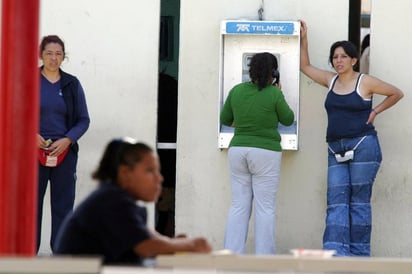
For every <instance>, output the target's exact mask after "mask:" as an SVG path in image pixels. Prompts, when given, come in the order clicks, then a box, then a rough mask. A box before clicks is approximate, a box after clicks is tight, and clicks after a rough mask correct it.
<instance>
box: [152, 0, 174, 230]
mask: <svg viewBox="0 0 412 274" xmlns="http://www.w3.org/2000/svg"><path fill="white" fill-rule="evenodd" d="M179 13H180V0H161V19H160V31H159V35H160V37H159V38H160V39H159V68H160V73H159V82H158V117H157V152H158V154H159V158H160V163H161V166H162V175H163V177H164V181H163V190H162V194H161V196H160V198H159V200H158V202H157V203H156V221H155V225H156V230H157V231H158V232H159V233H161V234H163V235H167V236H169V237H173V236H174V235H175V189H176V131H177V106H178V60H179V52H178V49H179V20H180V14H179Z"/></svg>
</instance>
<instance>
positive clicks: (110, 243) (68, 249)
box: [55, 183, 151, 264]
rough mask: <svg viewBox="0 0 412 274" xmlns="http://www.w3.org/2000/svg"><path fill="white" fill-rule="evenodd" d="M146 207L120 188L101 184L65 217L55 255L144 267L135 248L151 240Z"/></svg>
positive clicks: (109, 184) (58, 236) (57, 239)
mask: <svg viewBox="0 0 412 274" xmlns="http://www.w3.org/2000/svg"><path fill="white" fill-rule="evenodd" d="M146 218H147V213H146V209H145V208H144V207H141V206H138V205H136V202H135V200H134V199H133V198H132V197H131V196H130V195H129V194H128V193H127V192H126V191H124V190H123V189H121V188H120V187H119V186H117V185H115V184H112V183H101V184H100V186H99V187H98V188H97V190H95V191H94V192H93V193H92V194H90V196H89V197H88V198H87V199H86V200H85V201H83V202H82V203H81V204H80V205H79V206H78V207H77V208H76V210H75V211H74V212H73V214H71V215H69V216H67V217H66V219H65V221H64V223H63V225H62V227H61V229H60V231H59V234H58V235H57V238H56V245H55V253H56V254H66V255H78V256H88V255H89V256H90V255H95V256H101V257H102V258H103V261H104V263H105V264H141V263H142V260H143V258H142V257H140V256H138V255H137V254H135V253H134V251H133V247H134V246H136V245H137V244H138V243H140V242H142V241H144V240H147V239H149V238H151V234H150V233H149V231H148V229H147V227H146Z"/></svg>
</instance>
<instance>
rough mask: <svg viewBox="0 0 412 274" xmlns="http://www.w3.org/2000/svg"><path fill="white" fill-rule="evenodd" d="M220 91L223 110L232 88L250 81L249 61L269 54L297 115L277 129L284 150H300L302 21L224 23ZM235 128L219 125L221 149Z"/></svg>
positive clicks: (287, 97) (224, 146) (285, 93)
mask: <svg viewBox="0 0 412 274" xmlns="http://www.w3.org/2000/svg"><path fill="white" fill-rule="evenodd" d="M220 36H221V37H220V38H221V39H220V43H221V56H220V90H219V95H220V96H219V104H220V108H219V110H221V109H222V107H223V104H224V102H225V99H226V97H227V95H228V94H229V92H230V90H231V89H232V87H233V86H235V85H236V84H238V83H240V82H246V81H250V78H249V62H250V59H251V58H252V56H253V55H254V54H256V53H258V52H270V53H272V54H273V55H275V56H276V58H277V59H278V65H279V69H278V70H279V74H280V84H281V89H282V91H283V93H284V95H285V98H286V100H287V102H288V104H289V105H290V107H291V108H292V110H293V112H294V113H295V121H294V123H293V125H291V126H288V127H285V126H283V125H280V124H279V126H278V130H279V133H280V134H281V138H282V141H281V145H282V148H283V149H284V150H297V149H298V131H299V123H298V117H299V74H300V70H299V69H300V22H298V21H222V22H221V28H220ZM233 134H234V128H232V127H227V126H224V125H221V124H220V122H219V136H218V146H219V148H221V149H224V148H228V146H229V143H230V140H231V139H232V137H233Z"/></svg>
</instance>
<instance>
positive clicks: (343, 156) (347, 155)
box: [328, 136, 366, 163]
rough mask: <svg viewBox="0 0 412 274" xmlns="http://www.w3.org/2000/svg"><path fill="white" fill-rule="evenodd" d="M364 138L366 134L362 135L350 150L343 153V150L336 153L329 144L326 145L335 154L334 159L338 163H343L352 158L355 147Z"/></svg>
mask: <svg viewBox="0 0 412 274" xmlns="http://www.w3.org/2000/svg"><path fill="white" fill-rule="evenodd" d="M365 138H366V136H363V137H362V139H360V140H359V142H358V143H357V144H356V145H355V147H354V148H352V149H350V150H346V151H344V153H343V152H340V153H336V152H335V151H334V150H333V149H332V148H331V147H330V146H329V145H328V148H329V149H330V151H331V152H332V153H333V154H335V158H336V161H337V162H339V163H343V162H346V161H350V160H353V157H354V156H355V150H356V148H357V147H358V146H359V145H360V143H362V141H363V140H365Z"/></svg>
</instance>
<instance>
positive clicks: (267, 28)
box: [236, 24, 286, 32]
mask: <svg viewBox="0 0 412 274" xmlns="http://www.w3.org/2000/svg"><path fill="white" fill-rule="evenodd" d="M236 27H237V32H250V29H252V31H264V32H284V31H286V26H279V25H250V24H237V25H236Z"/></svg>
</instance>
